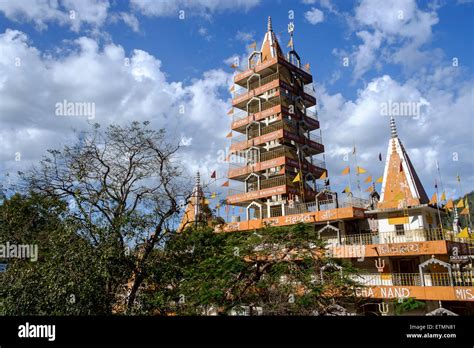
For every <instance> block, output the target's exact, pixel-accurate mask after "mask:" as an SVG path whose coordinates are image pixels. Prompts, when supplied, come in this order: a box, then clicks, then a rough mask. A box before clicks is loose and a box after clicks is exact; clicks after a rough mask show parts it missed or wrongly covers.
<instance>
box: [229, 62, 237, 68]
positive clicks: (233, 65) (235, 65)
mask: <svg viewBox="0 0 474 348" xmlns="http://www.w3.org/2000/svg"><path fill="white" fill-rule="evenodd" d="M230 67H231V68H232V69H237V67H238V65H237V64H235V63H234V64H232V65H231V66H230Z"/></svg>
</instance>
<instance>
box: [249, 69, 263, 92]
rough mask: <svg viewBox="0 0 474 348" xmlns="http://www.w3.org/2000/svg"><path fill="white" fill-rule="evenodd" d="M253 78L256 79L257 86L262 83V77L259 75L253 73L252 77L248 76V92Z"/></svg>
mask: <svg viewBox="0 0 474 348" xmlns="http://www.w3.org/2000/svg"><path fill="white" fill-rule="evenodd" d="M255 78H258V82H259V85H260V83H261V81H262V76H261V75H260V74H257V73H253V74H252V75H250V76H249V78H248V79H247V91H249V92H250V81H252V80H254V79H255Z"/></svg>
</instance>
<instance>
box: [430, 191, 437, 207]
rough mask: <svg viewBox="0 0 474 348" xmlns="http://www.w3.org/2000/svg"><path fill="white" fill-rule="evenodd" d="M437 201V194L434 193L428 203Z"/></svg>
mask: <svg viewBox="0 0 474 348" xmlns="http://www.w3.org/2000/svg"><path fill="white" fill-rule="evenodd" d="M437 202H438V196H437V195H436V193H435V194H434V195H433V196H432V197H431V199H430V201H429V202H428V204H436V203H437Z"/></svg>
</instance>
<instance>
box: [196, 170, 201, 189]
mask: <svg viewBox="0 0 474 348" xmlns="http://www.w3.org/2000/svg"><path fill="white" fill-rule="evenodd" d="M196 187H201V174H200V173H199V170H198V171H197V172H196Z"/></svg>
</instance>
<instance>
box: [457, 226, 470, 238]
mask: <svg viewBox="0 0 474 348" xmlns="http://www.w3.org/2000/svg"><path fill="white" fill-rule="evenodd" d="M456 238H469V231H468V230H467V227H464V228H463V229H462V231H461V232H459V233H458V234H457V235H456Z"/></svg>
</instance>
